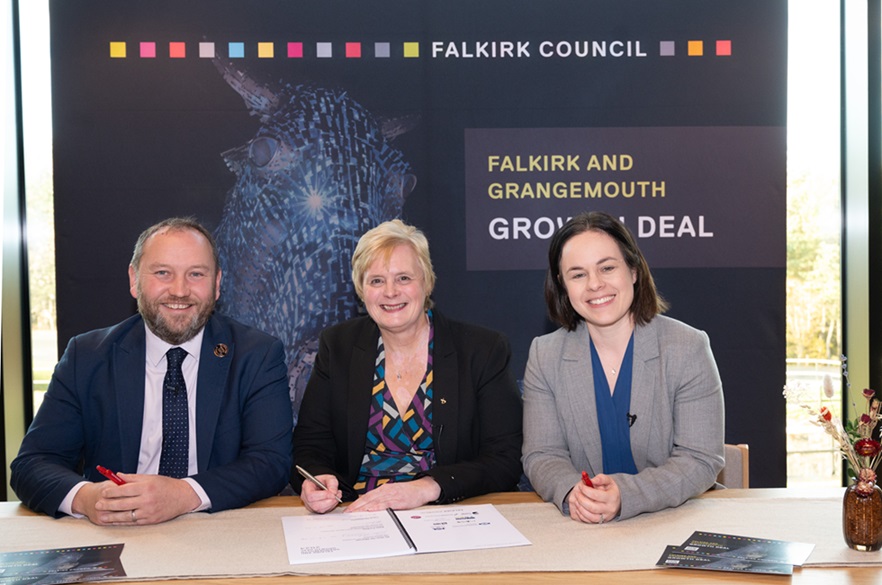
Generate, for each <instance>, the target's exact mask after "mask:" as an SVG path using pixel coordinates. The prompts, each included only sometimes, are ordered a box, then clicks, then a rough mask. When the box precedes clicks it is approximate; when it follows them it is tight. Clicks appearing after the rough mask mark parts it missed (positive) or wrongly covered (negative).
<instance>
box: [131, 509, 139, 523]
mask: <svg viewBox="0 0 882 585" xmlns="http://www.w3.org/2000/svg"><path fill="white" fill-rule="evenodd" d="M137 521H138V520H137V519H135V511H134V510H132V522H137Z"/></svg>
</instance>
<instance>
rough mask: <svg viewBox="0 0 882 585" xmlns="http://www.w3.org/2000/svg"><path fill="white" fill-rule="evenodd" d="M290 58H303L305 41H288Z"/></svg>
mask: <svg viewBox="0 0 882 585" xmlns="http://www.w3.org/2000/svg"><path fill="white" fill-rule="evenodd" d="M288 58H289V59H303V43H288Z"/></svg>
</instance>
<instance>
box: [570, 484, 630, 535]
mask: <svg viewBox="0 0 882 585" xmlns="http://www.w3.org/2000/svg"><path fill="white" fill-rule="evenodd" d="M588 483H590V484H592V485H591V486H590V487H589V485H587V484H588ZM567 503H568V504H569V507H570V517H571V518H572V519H573V520H578V521H579V522H586V523H589V524H603V523H604V522H609V521H610V520H612V519H614V518H615V517H616V516H618V515H619V511H620V510H621V507H622V496H621V494H620V493H619V486H617V485H616V482H615V481H613V479H612V478H611V477H610V476H608V475H604V474H602V473H601V474H599V475H596V476H594V477H593V478H590V479H589V481H588V482H585V481H580V482H579V483H577V484H576V485H575V486H574V487H573V489H572V490H571V491H570V495H569V496H567Z"/></svg>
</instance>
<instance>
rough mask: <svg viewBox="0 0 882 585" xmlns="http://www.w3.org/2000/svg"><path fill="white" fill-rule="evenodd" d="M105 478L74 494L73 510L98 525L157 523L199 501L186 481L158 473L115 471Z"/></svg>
mask: <svg viewBox="0 0 882 585" xmlns="http://www.w3.org/2000/svg"><path fill="white" fill-rule="evenodd" d="M118 475H119V476H120V477H121V478H122V479H124V480H125V482H126V483H125V484H123V485H115V484H114V483H112V482H109V481H103V482H101V483H92V484H88V485H84V486H83V487H82V488H81V489H80V491H79V492H77V495H76V496H74V500H73V504H72V506H71V508H72V510H73V512H75V513H77V514H83V515H84V516H87V517H88V518H89V520H91V521H92V522H93V523H95V524H99V525H107V524H114V525H127V526H132V525H135V524H159V523H160V522H165V521H166V520H171V519H172V518H177V517H178V516H180V515H181V514H186V513H187V512H192V511H193V510H195V509H196V508H198V507H199V505H200V504H201V503H202V501H201V500H200V499H199V495H198V494H196V492H195V491H193V488H192V487H190V484H188V483H187V482H186V481H183V480H181V479H173V478H170V477H164V476H161V475H138V474H129V473H120V474H118Z"/></svg>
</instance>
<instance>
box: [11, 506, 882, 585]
mask: <svg viewBox="0 0 882 585" xmlns="http://www.w3.org/2000/svg"><path fill="white" fill-rule="evenodd" d="M841 493H842V490H841V488H836V489H833V490H831V489H824V490H820V491H819V490H804V491H800V490H794V489H790V490H784V489H751V490H720V491H712V492H708V493H706V494H704V495H702V496H700V497H702V498H754V497H764V498H769V497H773V498H774V497H783V496H784V495H785V494H786V495H787V496H788V497H793V496H794V495H797V496H799V495H805V496H806V497H811V496H815V497H816V496H819V495H824V496H830V495H831V494H836V495H838V494H841ZM295 499H296V498H295ZM540 501H541V500H540V499H539V497H538V496H537V495H536V494H535V493H532V492H510V493H497V494H489V495H487V496H480V497H477V498H472V499H469V500H466V501H465V502H466V503H470V504H488V503H489V504H517V503H528V502H540ZM291 505H292V498H290V497H285V498H282V497H279V498H269V499H267V500H263V501H261V502H257V503H256V504H253V505H252V506H251V507H254V508H263V507H276V506H291ZM32 514H33V512H31V511H30V510H28V509H27V508H25V507H24V506H23V505H21V504H18V503H12V502H9V503H0V518H2V517H9V516H17V515H32ZM711 582H712V583H753V584H768V585H784V584H788V585H790V584H794V585H807V584H811V585H836V584H839V583H847V584H849V585H877V584H879V583H882V568H879V567H832V568H831V567H808V568H803V569H799V568H797V569H795V570H794V573H793V576H792V577H785V576H775V575H756V574H743V573H725V572H718V571H699V570H677V569H656V570H647V571H618V572H617V571H601V572H535V573H533V572H531V573H477V574H450V575H437V574H431V575H429V574H408V575H343V576H340V575H331V576H328V575H321V576H281V577H246V578H225V579H188V580H187V583H186V585H313V584H322V585H344V584H345V585H353V583H357V585H381V584H385V583H409V584H416V585H419V584H439V585H440V584H442V583H458V584H461V585H471V584H472V583H479V584H493V585H513V584H521V583H527V584H530V583H552V584H554V583H557V584H563V583H574V584H575V583H578V584H579V585H584V584H585V583H589V584H590V583H604V584H606V585H617V584H632V585H637V584H640V585H642V584H645V583H651V584H653V585H655V584H660V585H667V584H670V585H679V584H684V583H685V584H692V583H695V584H697V583H711ZM126 583H127V584H129V583H137V584H139V585H141V584H142V583H143V585H174V584H175V581H172V580H169V581H142V582H139V581H127V582H126Z"/></svg>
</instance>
